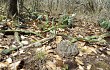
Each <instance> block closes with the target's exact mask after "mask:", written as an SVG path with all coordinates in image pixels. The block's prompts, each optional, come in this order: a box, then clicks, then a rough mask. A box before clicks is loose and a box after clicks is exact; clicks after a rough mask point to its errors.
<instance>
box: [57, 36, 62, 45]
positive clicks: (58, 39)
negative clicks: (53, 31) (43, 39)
mask: <svg viewBox="0 0 110 70" xmlns="http://www.w3.org/2000/svg"><path fill="white" fill-rule="evenodd" d="M61 40H62V36H56V44H58V43H60V42H61Z"/></svg>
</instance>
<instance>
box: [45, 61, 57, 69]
mask: <svg viewBox="0 0 110 70" xmlns="http://www.w3.org/2000/svg"><path fill="white" fill-rule="evenodd" d="M46 67H47V68H48V70H56V69H57V67H56V65H55V64H54V63H53V62H52V61H49V60H48V61H47V63H46Z"/></svg>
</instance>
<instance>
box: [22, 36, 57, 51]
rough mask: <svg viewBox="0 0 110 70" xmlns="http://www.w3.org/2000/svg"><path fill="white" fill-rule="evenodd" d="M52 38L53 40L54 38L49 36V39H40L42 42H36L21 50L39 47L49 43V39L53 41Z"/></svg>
mask: <svg viewBox="0 0 110 70" xmlns="http://www.w3.org/2000/svg"><path fill="white" fill-rule="evenodd" d="M53 38H55V36H51V37H49V38H44V39H42V40H40V41H38V42H35V43H32V44H30V45H28V46H24V47H23V49H24V48H29V47H32V46H34V47H38V46H41V45H42V44H43V43H44V42H46V41H49V40H51V39H53Z"/></svg>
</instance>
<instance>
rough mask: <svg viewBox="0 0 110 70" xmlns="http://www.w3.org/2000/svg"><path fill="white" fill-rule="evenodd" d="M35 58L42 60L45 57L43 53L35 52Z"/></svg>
mask: <svg viewBox="0 0 110 70" xmlns="http://www.w3.org/2000/svg"><path fill="white" fill-rule="evenodd" d="M36 57H37V59H39V60H43V59H44V58H45V57H46V54H45V52H43V51H39V52H36Z"/></svg>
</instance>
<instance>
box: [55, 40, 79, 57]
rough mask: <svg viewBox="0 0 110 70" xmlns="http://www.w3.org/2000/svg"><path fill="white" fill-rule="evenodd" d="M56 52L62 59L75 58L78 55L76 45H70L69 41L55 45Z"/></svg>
mask: <svg viewBox="0 0 110 70" xmlns="http://www.w3.org/2000/svg"><path fill="white" fill-rule="evenodd" d="M56 52H57V53H58V55H59V56H61V57H64V58H71V57H75V56H77V55H78V54H79V50H78V48H77V45H76V44H74V43H73V44H72V43H71V42H70V41H69V40H63V41H61V42H60V43H59V44H58V45H57V49H56Z"/></svg>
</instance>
